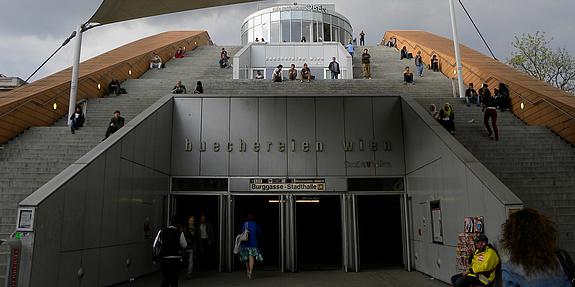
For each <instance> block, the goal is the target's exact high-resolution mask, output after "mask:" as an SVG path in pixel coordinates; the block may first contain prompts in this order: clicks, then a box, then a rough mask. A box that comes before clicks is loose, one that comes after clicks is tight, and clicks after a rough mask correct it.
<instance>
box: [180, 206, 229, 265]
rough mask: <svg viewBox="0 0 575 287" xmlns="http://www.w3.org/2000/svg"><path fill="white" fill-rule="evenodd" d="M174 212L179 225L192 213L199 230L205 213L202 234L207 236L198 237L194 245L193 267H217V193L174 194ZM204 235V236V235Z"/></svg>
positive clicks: (185, 222) (183, 225)
mask: <svg viewBox="0 0 575 287" xmlns="http://www.w3.org/2000/svg"><path fill="white" fill-rule="evenodd" d="M174 200H175V204H174V212H173V214H174V215H175V217H176V220H177V222H178V224H179V225H180V226H181V227H185V226H186V225H187V221H188V217H190V216H191V215H193V216H194V217H195V220H196V228H197V230H200V217H201V216H202V214H203V215H205V217H206V222H207V223H208V224H207V225H206V226H208V225H209V226H211V227H210V228H206V229H205V231H206V232H205V233H204V235H208V238H207V240H206V238H204V239H200V240H198V242H197V245H196V250H195V252H196V260H195V264H194V269H196V270H199V271H201V270H204V271H208V270H209V271H211V270H216V269H217V267H218V253H219V251H218V246H219V244H218V243H219V220H220V218H219V212H218V196H217V195H176V196H174ZM204 237H205V236H204Z"/></svg>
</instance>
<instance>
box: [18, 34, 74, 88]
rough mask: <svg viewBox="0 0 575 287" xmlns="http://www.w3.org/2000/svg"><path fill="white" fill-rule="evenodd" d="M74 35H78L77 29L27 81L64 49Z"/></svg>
mask: <svg viewBox="0 0 575 287" xmlns="http://www.w3.org/2000/svg"><path fill="white" fill-rule="evenodd" d="M74 37H76V31H74V32H72V34H71V35H70V37H68V38H66V40H64V42H63V43H62V45H60V47H58V49H56V51H54V53H52V55H50V57H48V59H46V61H44V63H42V65H40V67H38V69H36V71H34V73H32V75H30V76H29V77H28V78H27V79H26V81H25V82H26V83H27V82H28V80H30V78H32V77H33V76H34V75H35V74H36V73H37V72H38V71H40V69H42V67H44V65H46V63H48V61H50V59H52V57H54V55H56V53H58V51H60V49H62V48H63V47H64V46H66V44H68V43H69V42H70V40H72V38H74Z"/></svg>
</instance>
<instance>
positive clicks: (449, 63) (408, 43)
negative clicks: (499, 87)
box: [384, 36, 575, 120]
mask: <svg viewBox="0 0 575 287" xmlns="http://www.w3.org/2000/svg"><path fill="white" fill-rule="evenodd" d="M394 37H395V36H394ZM395 38H396V40H397V42H396V45H395V49H396V50H399V48H398V45H397V43H401V44H402V45H404V46H410V48H412V49H414V50H418V51H422V52H423V53H425V54H427V55H428V56H430V57H431V56H432V55H436V56H437V57H438V58H439V59H441V60H443V62H444V63H447V64H448V65H449V66H451V67H453V68H455V63H453V64H452V63H451V61H449V60H447V59H446V58H445V57H443V56H442V55H441V54H440V53H438V52H436V51H435V50H434V49H431V52H427V51H426V50H425V49H424V48H423V47H422V46H421V45H419V44H412V43H410V42H408V40H406V39H403V38H401V39H397V37H395ZM384 42H385V38H384ZM462 66H463V67H466V68H467V71H469V73H471V74H473V75H475V76H477V77H478V78H479V79H481V80H482V81H484V82H489V81H491V80H496V81H498V82H501V83H504V82H510V81H502V80H501V79H499V78H497V77H495V76H489V77H487V78H483V77H481V76H480V75H478V74H477V73H476V72H474V71H473V70H472V69H471V68H470V67H469V66H468V65H465V64H463V63H462ZM445 76H446V77H448V76H447V75H445ZM507 88H508V89H509V91H510V93H512V94H514V95H516V96H518V97H519V98H521V99H522V100H523V101H526V102H528V103H530V104H531V105H533V106H537V105H539V104H541V103H542V102H545V103H547V104H548V105H550V106H552V107H553V108H555V109H556V110H558V111H560V112H561V113H562V114H564V115H565V116H567V117H569V118H571V119H573V120H575V116H573V115H571V113H569V112H568V111H565V110H564V109H562V108H561V107H558V106H557V105H555V104H553V103H552V102H550V101H549V100H547V99H545V98H543V97H539V98H538V99H537V101H532V100H530V99H528V98H526V97H524V96H523V95H521V93H519V92H517V91H516V90H515V89H513V88H511V87H510V86H509V85H507ZM525 89H527V90H530V91H532V92H536V91H533V90H531V89H529V88H526V87H525Z"/></svg>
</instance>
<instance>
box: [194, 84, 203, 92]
mask: <svg viewBox="0 0 575 287" xmlns="http://www.w3.org/2000/svg"><path fill="white" fill-rule="evenodd" d="M203 93H204V86H202V81H198V82H197V83H196V89H195V90H194V94H203Z"/></svg>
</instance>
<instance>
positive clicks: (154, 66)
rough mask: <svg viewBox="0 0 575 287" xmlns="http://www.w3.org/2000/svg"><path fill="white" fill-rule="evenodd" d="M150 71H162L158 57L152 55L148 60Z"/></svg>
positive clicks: (160, 60) (154, 54)
mask: <svg viewBox="0 0 575 287" xmlns="http://www.w3.org/2000/svg"><path fill="white" fill-rule="evenodd" d="M150 69H158V70H161V69H162V58H160V55H158V54H156V53H153V55H152V59H150Z"/></svg>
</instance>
